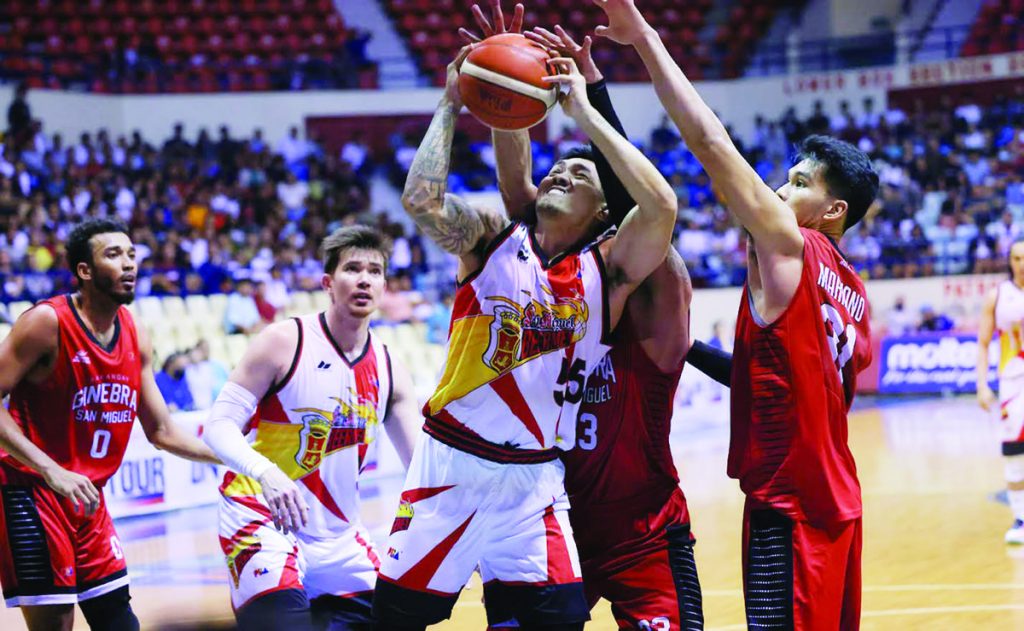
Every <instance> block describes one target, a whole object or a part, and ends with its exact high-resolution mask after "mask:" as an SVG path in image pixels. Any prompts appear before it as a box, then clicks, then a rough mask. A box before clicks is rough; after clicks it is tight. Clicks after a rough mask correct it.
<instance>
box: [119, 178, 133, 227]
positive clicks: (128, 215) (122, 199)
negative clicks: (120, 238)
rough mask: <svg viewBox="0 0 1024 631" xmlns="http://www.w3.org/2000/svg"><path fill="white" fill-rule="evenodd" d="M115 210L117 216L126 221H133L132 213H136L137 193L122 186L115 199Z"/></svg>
mask: <svg viewBox="0 0 1024 631" xmlns="http://www.w3.org/2000/svg"><path fill="white" fill-rule="evenodd" d="M114 208H116V209H117V216H118V217H120V218H121V219H122V220H124V221H131V219H132V213H133V212H134V211H135V193H134V192H133V191H132V189H130V188H128V187H127V186H122V187H121V189H120V190H119V191H117V196H116V197H114Z"/></svg>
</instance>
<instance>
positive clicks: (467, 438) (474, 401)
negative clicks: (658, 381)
mask: <svg viewBox="0 0 1024 631" xmlns="http://www.w3.org/2000/svg"><path fill="white" fill-rule="evenodd" d="M603 266H604V264H603V262H602V260H601V255H600V253H599V252H598V248H597V245H596V244H594V245H592V246H589V247H586V248H584V249H582V250H580V251H571V252H567V253H565V254H563V255H559V256H558V257H555V258H554V259H551V260H548V259H547V258H546V257H545V255H544V254H543V253H542V252H541V250H540V248H539V247H538V245H537V243H536V241H535V239H534V236H533V232H532V229H531V228H530V227H528V226H526V225H524V224H512V225H511V226H509V227H508V228H507V229H506V230H505V231H503V232H502V234H500V235H499V236H498V237H497V238H496V239H495V240H494V242H493V243H492V244H491V245H490V247H489V248H488V252H487V255H486V260H485V261H484V263H483V266H482V268H481V269H480V270H479V271H478V272H476V273H475V274H474V275H472V276H470V277H469V278H467V279H465V280H463V281H462V283H460V286H459V289H458V291H457V293H456V295H455V305H454V308H453V312H452V321H451V329H450V333H449V340H448V357H447V361H446V363H445V368H444V373H443V376H442V377H441V382H440V384H439V385H438V387H437V390H436V391H435V392H434V395H433V396H432V397H431V398H430V400H429V401H428V402H427V404H426V405H425V406H424V415H425V416H426V417H427V423H426V426H425V428H426V430H427V432H428V433H429V434H431V435H432V436H434V437H435V438H437V439H439V440H441V441H442V442H447V443H449V444H452V445H454V446H457V447H459V448H462V449H464V450H466V451H469V452H470V453H476V454H477V455H480V456H482V457H489V456H488V454H490V455H491V456H494V457H495V458H497V459H503V458H508V457H510V456H513V454H512V452H516V451H523V450H526V451H538V450H541V451H547V450H550V449H552V448H559V449H571V448H572V446H573V444H574V443H575V431H576V411H577V408H578V406H579V403H580V401H581V400H582V397H583V392H584V381H585V379H586V376H587V373H588V372H589V371H590V370H591V369H592V368H593V366H594V365H595V364H596V362H597V361H598V360H600V358H601V357H602V356H603V355H604V353H605V352H606V351H607V349H608V347H607V346H606V345H604V344H603V343H602V341H601V338H602V337H603V336H604V334H605V333H606V330H607V328H608V317H609V316H608V305H607V297H606V288H605V285H604V282H605V281H604V273H603ZM553 455H554V454H552V456H553ZM513 457H514V456H513Z"/></svg>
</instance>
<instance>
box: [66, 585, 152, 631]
mask: <svg viewBox="0 0 1024 631" xmlns="http://www.w3.org/2000/svg"><path fill="white" fill-rule="evenodd" d="M131 599H132V597H131V594H129V593H128V586H127V585H125V586H124V587H120V588H118V589H115V590H114V591H112V592H110V593H108V594H103V595H102V596H97V597H96V598H90V599H89V600H83V601H82V602H80V603H79V604H78V606H79V607H80V608H81V609H82V615H84V616H85V620H86V622H88V623H89V628H90V629H92V631H138V629H139V619H138V618H136V617H135V612H134V611H132V606H131Z"/></svg>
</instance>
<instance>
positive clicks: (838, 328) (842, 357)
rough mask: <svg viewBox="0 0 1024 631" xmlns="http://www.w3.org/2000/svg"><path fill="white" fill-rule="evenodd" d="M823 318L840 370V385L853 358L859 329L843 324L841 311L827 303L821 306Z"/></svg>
mask: <svg viewBox="0 0 1024 631" xmlns="http://www.w3.org/2000/svg"><path fill="white" fill-rule="evenodd" d="M821 317H822V318H823V319H824V320H825V334H826V335H828V349H829V350H830V351H832V361H834V362H835V364H836V369H838V370H839V383H843V369H844V368H846V363H847V362H849V361H850V358H851V357H853V347H854V346H856V345H857V329H855V328H853V325H852V324H846V323H845V322H843V316H842V315H841V314H840V313H839V310H838V309H836V308H835V307H833V306H832V305H830V304H829V303H827V302H825V303H822V305H821Z"/></svg>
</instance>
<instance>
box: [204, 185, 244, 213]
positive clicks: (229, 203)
mask: <svg viewBox="0 0 1024 631" xmlns="http://www.w3.org/2000/svg"><path fill="white" fill-rule="evenodd" d="M210 210H212V211H213V212H215V213H217V214H220V215H227V216H229V217H231V218H232V219H238V215H239V214H241V212H242V206H241V204H239V203H238V200H237V199H233V198H231V197H228V195H227V193H224V192H221V193H217V194H216V195H214V196H213V198H211V199H210Z"/></svg>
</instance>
